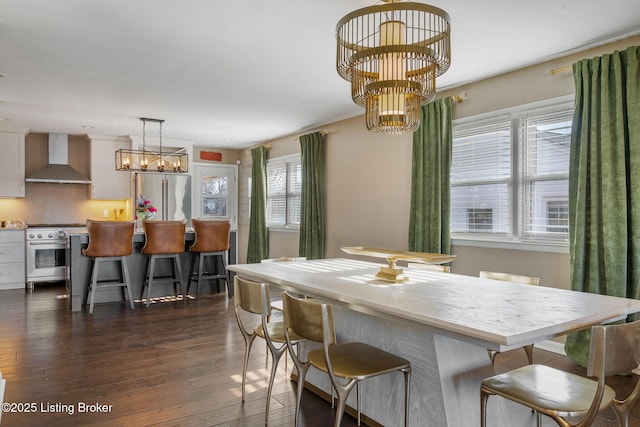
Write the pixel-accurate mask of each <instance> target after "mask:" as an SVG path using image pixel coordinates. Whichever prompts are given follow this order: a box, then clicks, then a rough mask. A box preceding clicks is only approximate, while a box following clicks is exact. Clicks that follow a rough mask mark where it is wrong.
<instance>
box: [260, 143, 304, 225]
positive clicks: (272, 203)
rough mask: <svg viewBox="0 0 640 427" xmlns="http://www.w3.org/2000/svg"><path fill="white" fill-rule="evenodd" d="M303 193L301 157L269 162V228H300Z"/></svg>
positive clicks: (288, 157) (287, 157)
mask: <svg viewBox="0 0 640 427" xmlns="http://www.w3.org/2000/svg"><path fill="white" fill-rule="evenodd" d="M301 192H302V165H301V164H300V155H293V156H286V157H280V158H277V159H273V160H269V161H267V226H269V227H276V228H278V227H279V228H298V227H299V226H300V200H301V199H300V197H301Z"/></svg>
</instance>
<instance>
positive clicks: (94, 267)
mask: <svg viewBox="0 0 640 427" xmlns="http://www.w3.org/2000/svg"><path fill="white" fill-rule="evenodd" d="M105 261H115V262H119V263H120V264H119V266H120V268H119V281H117V282H114V281H104V282H100V281H98V276H99V270H100V263H101V262H105ZM89 271H90V279H89V285H88V290H87V294H86V296H85V298H84V303H85V305H86V303H87V298H89V294H91V301H90V303H89V313H93V306H94V304H95V300H96V291H97V290H98V288H99V287H105V288H106V287H120V288H126V289H127V294H128V296H129V305H130V306H131V309H132V310H133V307H134V306H133V297H132V295H131V286H130V285H131V280H130V278H129V268H128V266H127V258H126V257H124V256H120V257H95V258H91V261H90V264H89ZM122 291H123V293H122V300H123V301H125V300H126V298H125V294H124V289H122Z"/></svg>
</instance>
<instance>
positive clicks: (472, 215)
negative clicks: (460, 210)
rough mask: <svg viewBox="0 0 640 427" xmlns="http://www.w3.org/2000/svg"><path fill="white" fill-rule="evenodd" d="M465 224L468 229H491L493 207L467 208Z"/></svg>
mask: <svg viewBox="0 0 640 427" xmlns="http://www.w3.org/2000/svg"><path fill="white" fill-rule="evenodd" d="M467 224H468V227H469V230H492V229H493V209H480V208H471V209H467Z"/></svg>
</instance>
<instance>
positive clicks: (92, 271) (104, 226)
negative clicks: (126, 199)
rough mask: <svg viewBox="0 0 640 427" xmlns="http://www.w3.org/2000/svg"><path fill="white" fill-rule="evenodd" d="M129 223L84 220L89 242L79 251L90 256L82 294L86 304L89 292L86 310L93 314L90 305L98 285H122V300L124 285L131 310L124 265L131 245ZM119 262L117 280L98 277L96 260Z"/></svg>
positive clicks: (127, 269) (131, 230)
mask: <svg viewBox="0 0 640 427" xmlns="http://www.w3.org/2000/svg"><path fill="white" fill-rule="evenodd" d="M133 226H134V224H133V222H121V221H91V220H87V232H88V233H89V245H88V246H87V248H86V249H83V250H82V254H83V255H85V256H88V257H90V258H91V260H90V266H89V282H88V283H87V292H86V293H85V297H84V304H85V305H86V304H87V299H88V298H89V294H91V303H90V305H89V313H93V304H94V302H95V299H96V292H97V291H98V289H99V288H113V287H120V288H122V300H123V301H126V298H125V295H124V290H125V288H126V290H127V293H128V296H129V304H130V305H131V309H133V298H132V297H131V286H130V284H131V280H130V279H129V268H128V267H127V258H126V257H127V255H131V252H132V248H133ZM103 262H119V263H120V271H119V274H120V277H119V278H118V280H117V281H115V280H113V279H104V280H98V275H99V273H98V270H99V266H100V263H103Z"/></svg>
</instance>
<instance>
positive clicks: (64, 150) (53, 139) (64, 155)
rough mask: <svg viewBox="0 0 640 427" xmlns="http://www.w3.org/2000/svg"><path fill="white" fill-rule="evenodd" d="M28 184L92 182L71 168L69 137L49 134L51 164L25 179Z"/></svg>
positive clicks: (60, 134) (63, 134) (62, 134)
mask: <svg viewBox="0 0 640 427" xmlns="http://www.w3.org/2000/svg"><path fill="white" fill-rule="evenodd" d="M25 181H26V182H44V183H55V184H91V180H90V179H89V178H87V177H85V176H83V175H82V174H81V173H80V172H78V171H77V170H75V169H74V168H72V167H71V166H69V137H68V135H67V134H65V133H50V134H49V164H48V165H47V166H45V167H43V168H42V169H40V170H38V171H37V172H35V173H34V174H33V175H31V176H30V177H28V178H26V179H25Z"/></svg>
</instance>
